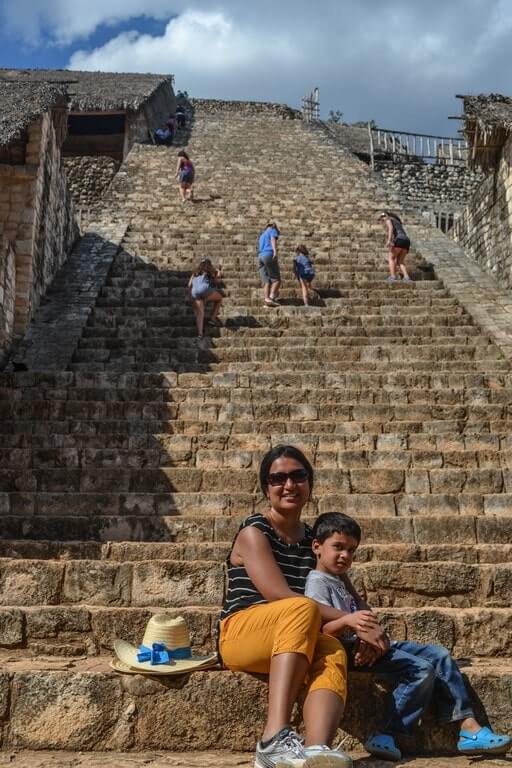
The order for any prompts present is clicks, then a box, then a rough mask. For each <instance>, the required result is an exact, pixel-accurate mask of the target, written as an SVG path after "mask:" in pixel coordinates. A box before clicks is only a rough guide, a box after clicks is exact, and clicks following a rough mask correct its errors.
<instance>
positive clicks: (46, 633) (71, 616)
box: [25, 606, 91, 640]
mask: <svg viewBox="0 0 512 768" xmlns="http://www.w3.org/2000/svg"><path fill="white" fill-rule="evenodd" d="M25 624H26V635H27V639H28V640H35V639H44V640H46V639H48V638H50V637H59V635H60V634H61V633H69V632H79V633H82V632H90V629H91V622H90V617H89V611H88V610H87V608H74V607H70V606H65V607H62V606H55V607H51V608H46V607H44V608H40V607H37V608H34V609H33V610H28V611H25Z"/></svg>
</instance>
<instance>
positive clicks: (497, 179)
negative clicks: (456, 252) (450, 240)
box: [453, 135, 512, 288]
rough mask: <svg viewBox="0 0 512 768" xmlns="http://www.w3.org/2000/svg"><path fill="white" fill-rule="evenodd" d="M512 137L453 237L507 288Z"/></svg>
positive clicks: (511, 261) (511, 273)
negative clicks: (497, 164) (495, 168)
mask: <svg viewBox="0 0 512 768" xmlns="http://www.w3.org/2000/svg"><path fill="white" fill-rule="evenodd" d="M511 166H512V135H511V136H509V138H508V140H507V142H506V144H505V146H504V148H503V151H502V154H501V157H500V162H499V166H498V168H497V170H496V171H495V172H494V173H492V174H491V175H489V176H487V177H486V178H485V180H484V181H483V182H482V183H481V184H480V186H479V188H478V190H477V191H476V193H475V195H474V196H473V197H472V199H471V201H470V203H469V204H468V205H467V207H466V208H465V210H464V213H463V215H462V216H461V217H460V219H459V220H458V221H457V223H456V225H455V227H454V231H453V236H454V239H455V240H457V241H458V242H459V243H460V244H461V245H462V246H463V247H464V248H465V249H466V252H467V253H468V254H469V255H470V256H471V257H472V258H474V259H475V261H476V262H478V264H479V265H480V266H481V267H482V268H483V269H485V270H486V271H488V272H490V273H491V274H492V275H494V277H496V279H497V280H498V281H499V282H500V283H502V284H503V285H504V287H506V288H512V170H511Z"/></svg>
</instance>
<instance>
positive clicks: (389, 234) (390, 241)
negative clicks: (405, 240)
mask: <svg viewBox="0 0 512 768" xmlns="http://www.w3.org/2000/svg"><path fill="white" fill-rule="evenodd" d="M386 229H387V231H388V232H387V238H386V248H389V247H390V246H392V245H393V225H392V223H391V221H390V220H389V219H386Z"/></svg>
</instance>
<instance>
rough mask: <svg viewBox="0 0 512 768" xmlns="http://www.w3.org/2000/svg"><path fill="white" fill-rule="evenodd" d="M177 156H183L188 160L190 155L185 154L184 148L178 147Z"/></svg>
mask: <svg viewBox="0 0 512 768" xmlns="http://www.w3.org/2000/svg"><path fill="white" fill-rule="evenodd" d="M178 157H184V158H185V160H190V157H189V156H188V155H187V153H186V152H185V150H184V149H180V151H179V152H178Z"/></svg>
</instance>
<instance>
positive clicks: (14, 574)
mask: <svg viewBox="0 0 512 768" xmlns="http://www.w3.org/2000/svg"><path fill="white" fill-rule="evenodd" d="M63 573H64V566H63V565H62V564H61V563H55V562H46V561H43V560H12V561H9V560H7V561H0V605H38V604H40V605H45V604H47V605H51V604H52V603H57V602H58V600H59V596H60V587H61V583H62V577H63Z"/></svg>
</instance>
